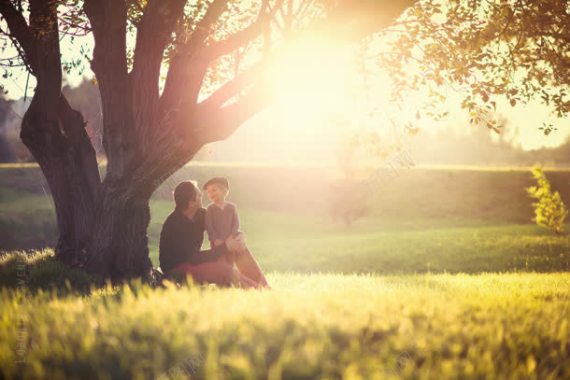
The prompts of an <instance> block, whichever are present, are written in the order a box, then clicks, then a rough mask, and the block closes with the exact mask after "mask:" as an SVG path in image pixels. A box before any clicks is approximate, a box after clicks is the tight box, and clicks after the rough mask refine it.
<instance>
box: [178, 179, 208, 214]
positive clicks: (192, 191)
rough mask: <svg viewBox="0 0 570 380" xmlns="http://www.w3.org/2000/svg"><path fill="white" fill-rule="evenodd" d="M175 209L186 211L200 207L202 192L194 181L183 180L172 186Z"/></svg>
mask: <svg viewBox="0 0 570 380" xmlns="http://www.w3.org/2000/svg"><path fill="white" fill-rule="evenodd" d="M174 202H175V203H176V209H177V210H180V211H186V210H188V209H198V208H200V207H202V192H201V191H200V189H199V188H198V184H197V183H196V181H183V182H180V183H179V184H178V185H176V188H174Z"/></svg>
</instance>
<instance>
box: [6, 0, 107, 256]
mask: <svg viewBox="0 0 570 380" xmlns="http://www.w3.org/2000/svg"><path fill="white" fill-rule="evenodd" d="M4 6H5V5H4ZM6 11H9V9H6ZM10 16H11V17H9V18H8V20H9V23H10V25H11V28H12V29H13V30H14V31H15V32H17V33H18V35H19V36H20V43H21V44H22V46H23V47H24V49H25V50H26V57H27V62H28V64H29V66H30V67H31V68H32V69H33V72H34V76H35V77H36V78H37V83H38V84H37V87H36V90H35V93H34V97H33V98H32V103H31V104H30V107H29V108H28V110H27V111H26V113H25V115H24V118H23V120H22V130H21V134H20V136H21V138H22V141H23V142H24V144H25V145H26V146H27V147H28V149H29V150H30V152H31V153H32V155H33V156H34V158H35V159H36V160H37V162H38V164H39V165H40V167H41V169H42V171H43V173H44V175H45V177H46V180H47V182H48V184H49V187H50V190H51V193H52V197H53V200H54V204H55V211H56V214H57V225H58V228H59V234H60V236H59V240H58V243H57V247H56V257H57V258H58V259H60V260H61V261H63V262H65V263H68V264H77V263H78V256H79V255H78V254H79V252H81V251H82V250H84V249H85V246H86V243H87V241H88V238H89V235H90V233H91V228H92V226H93V216H94V210H95V194H96V192H97V189H98V187H99V185H100V178H99V170H98V167H97V160H96V156H95V150H94V149H93V146H92V145H91V142H90V140H89V137H88V135H87V132H86V131H85V123H84V122H83V118H82V116H81V114H80V113H79V112H77V111H75V110H74V109H72V108H71V107H70V106H69V104H68V102H67V100H66V99H65V97H64V96H63V95H62V94H61V79H62V74H61V58H60V50H59V33H58V24H57V4H56V3H54V2H46V1H43V0H32V1H30V29H27V27H26V26H25V23H22V20H21V19H18V17H17V15H14V14H13V13H10ZM37 30H41V31H42V33H36V31H37Z"/></svg>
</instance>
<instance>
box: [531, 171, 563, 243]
mask: <svg viewBox="0 0 570 380" xmlns="http://www.w3.org/2000/svg"><path fill="white" fill-rule="evenodd" d="M532 175H533V177H534V179H535V180H536V182H537V183H538V184H537V186H531V187H528V188H527V189H526V190H527V192H528V194H529V196H530V197H532V198H534V199H536V200H537V201H536V202H534V203H533V204H532V205H533V206H534V215H535V217H534V219H533V220H534V221H535V222H536V223H537V224H538V225H539V226H543V227H546V228H548V229H550V230H552V231H554V232H555V233H556V234H561V233H562V232H564V222H565V220H566V217H567V216H568V209H567V208H566V205H565V204H564V202H563V201H562V198H561V197H560V194H559V193H558V191H555V192H552V189H551V187H550V182H549V181H548V179H547V178H546V175H545V174H544V172H543V171H542V169H541V168H540V167H534V168H533V169H532Z"/></svg>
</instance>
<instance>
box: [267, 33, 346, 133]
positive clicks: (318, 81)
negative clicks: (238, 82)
mask: <svg viewBox="0 0 570 380" xmlns="http://www.w3.org/2000/svg"><path fill="white" fill-rule="evenodd" d="M353 82H354V68H353V63H352V62H351V55H350V52H349V51H348V48H340V47H338V46H334V44H333V43H332V42H331V41H326V40H324V39H318V40H317V41H315V38H313V39H311V41H308V40H305V41H303V42H299V43H297V44H295V45H292V46H289V47H288V48H287V49H285V50H284V51H283V52H282V54H281V55H280V56H279V58H278V59H277V60H276V62H275V65H274V66H273V75H272V87H273V95H274V97H275V100H276V102H275V106H274V109H275V110H276V111H278V112H279V114H280V117H281V118H285V119H286V120H287V121H288V122H290V124H291V126H297V127H309V126H310V127H311V128H314V127H316V126H317V125H315V124H319V125H320V124H323V123H325V122H326V121H327V120H328V119H329V118H330V117H332V116H333V115H334V114H335V113H338V112H339V111H341V110H344V109H346V107H348V106H349V105H350V101H349V100H350V93H351V86H350V84H351V83H353ZM281 120H283V119H281ZM309 124H310V125H309Z"/></svg>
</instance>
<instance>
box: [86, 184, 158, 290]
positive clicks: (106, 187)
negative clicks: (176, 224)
mask: <svg viewBox="0 0 570 380" xmlns="http://www.w3.org/2000/svg"><path fill="white" fill-rule="evenodd" d="M151 193H152V192H149V191H148V189H145V188H141V187H139V186H138V185H137V182H136V181H134V180H126V179H125V180H122V181H114V180H111V181H104V182H103V186H102V188H101V192H100V194H99V196H98V200H97V210H96V213H95V220H94V226H93V231H92V235H91V244H90V246H89V248H88V252H89V259H88V262H87V266H86V269H87V270H88V271H89V272H90V273H92V274H97V275H101V276H105V277H111V278H112V279H122V278H128V277H140V276H144V275H145V274H146V273H148V271H149V270H150V268H151V266H152V264H151V262H150V259H149V252H148V238H147V228H148V224H149V222H150V208H149V200H150V196H151Z"/></svg>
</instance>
